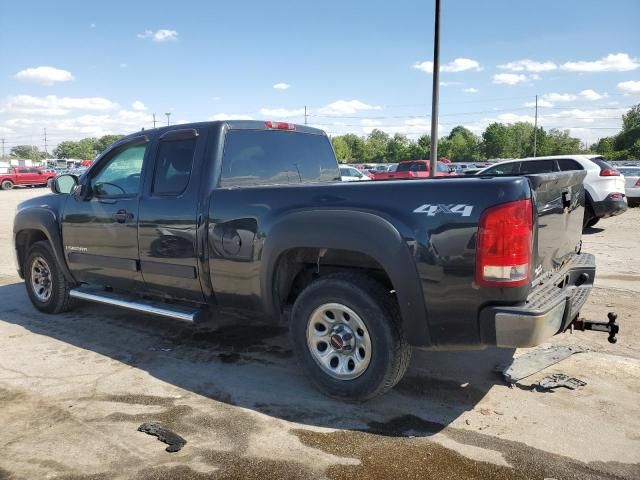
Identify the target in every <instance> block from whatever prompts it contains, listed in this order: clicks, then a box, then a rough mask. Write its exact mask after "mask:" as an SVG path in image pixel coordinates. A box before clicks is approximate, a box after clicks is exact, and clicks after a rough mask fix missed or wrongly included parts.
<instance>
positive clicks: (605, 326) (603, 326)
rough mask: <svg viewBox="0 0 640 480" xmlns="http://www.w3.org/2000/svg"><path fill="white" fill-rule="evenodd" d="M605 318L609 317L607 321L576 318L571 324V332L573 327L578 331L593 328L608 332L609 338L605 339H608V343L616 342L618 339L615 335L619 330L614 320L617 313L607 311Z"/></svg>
mask: <svg viewBox="0 0 640 480" xmlns="http://www.w3.org/2000/svg"><path fill="white" fill-rule="evenodd" d="M607 318H608V319H609V321H608V322H594V321H591V320H585V319H584V318H577V319H576V320H574V322H573V323H572V324H571V333H573V330H574V329H576V330H580V331H585V330H593V331H596V332H608V333H609V338H608V339H607V340H609V343H616V342H617V341H618V339H617V338H616V335H617V334H618V332H619V331H620V325H618V323H617V322H616V320H617V319H618V314H617V313H615V312H609V313H607Z"/></svg>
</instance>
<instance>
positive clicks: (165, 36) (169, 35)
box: [136, 28, 178, 42]
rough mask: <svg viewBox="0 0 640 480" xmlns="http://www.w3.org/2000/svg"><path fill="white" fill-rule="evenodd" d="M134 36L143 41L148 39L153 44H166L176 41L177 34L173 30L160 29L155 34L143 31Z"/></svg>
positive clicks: (150, 31)
mask: <svg viewBox="0 0 640 480" xmlns="http://www.w3.org/2000/svg"><path fill="white" fill-rule="evenodd" d="M136 36H137V37H138V38H144V39H146V38H149V39H151V40H153V41H154V42H168V41H170V40H177V39H178V32H176V31H175V30H167V29H165V28H162V29H160V30H156V31H155V32H154V31H153V30H145V31H144V32H142V33H139V34H138V35H136Z"/></svg>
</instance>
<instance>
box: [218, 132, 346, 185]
mask: <svg viewBox="0 0 640 480" xmlns="http://www.w3.org/2000/svg"><path fill="white" fill-rule="evenodd" d="M333 180H340V170H339V169H338V163H337V161H336V158H335V155H334V154H333V149H332V148H331V144H330V143H329V139H328V138H327V137H325V136H324V135H314V134H307V133H294V132H286V131H274V130H230V131H229V132H228V133H227V134H226V138H225V144H224V153H223V157H222V175H221V179H220V186H221V187H244V186H258V185H287V184H296V183H314V182H326V181H333Z"/></svg>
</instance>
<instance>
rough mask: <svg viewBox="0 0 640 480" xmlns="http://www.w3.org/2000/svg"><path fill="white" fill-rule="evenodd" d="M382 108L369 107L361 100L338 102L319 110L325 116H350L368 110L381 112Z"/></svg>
mask: <svg viewBox="0 0 640 480" xmlns="http://www.w3.org/2000/svg"><path fill="white" fill-rule="evenodd" d="M381 108H382V107H380V106H377V105H369V104H367V103H364V102H361V101H360V100H337V101H335V102H333V103H330V104H329V105H326V106H324V107H322V108H320V109H319V110H318V112H319V113H321V114H323V115H349V114H352V113H357V112H360V111H366V110H380V109H381Z"/></svg>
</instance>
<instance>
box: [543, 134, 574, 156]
mask: <svg viewBox="0 0 640 480" xmlns="http://www.w3.org/2000/svg"><path fill="white" fill-rule="evenodd" d="M549 142H550V144H551V152H550V153H549V154H550V155H564V154H571V153H576V152H579V151H580V150H581V148H580V140H579V139H578V138H574V137H572V136H570V135H569V130H559V129H557V128H552V129H551V130H549Z"/></svg>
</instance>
